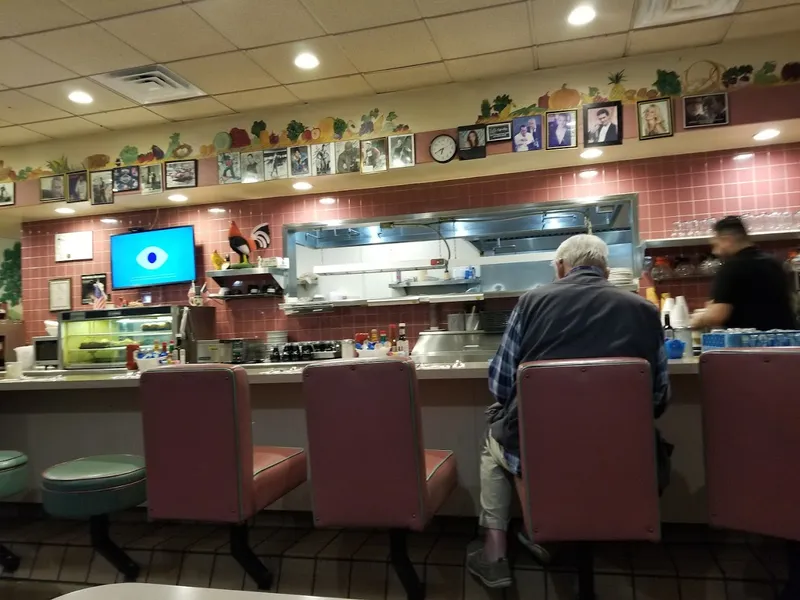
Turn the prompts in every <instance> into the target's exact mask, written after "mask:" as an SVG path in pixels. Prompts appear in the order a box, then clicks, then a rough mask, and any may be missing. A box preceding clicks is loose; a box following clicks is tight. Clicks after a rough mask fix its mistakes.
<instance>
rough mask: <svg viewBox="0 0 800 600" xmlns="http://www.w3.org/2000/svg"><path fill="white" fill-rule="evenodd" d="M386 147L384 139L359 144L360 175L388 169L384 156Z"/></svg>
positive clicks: (387, 162) (385, 156) (386, 157)
mask: <svg viewBox="0 0 800 600" xmlns="http://www.w3.org/2000/svg"><path fill="white" fill-rule="evenodd" d="M388 145H389V144H388V140H387V139H386V138H378V139H375V140H366V141H364V142H361V172H362V173H379V172H381V171H386V170H387V169H388V168H389V158H388V156H387V155H386V153H387V148H388Z"/></svg>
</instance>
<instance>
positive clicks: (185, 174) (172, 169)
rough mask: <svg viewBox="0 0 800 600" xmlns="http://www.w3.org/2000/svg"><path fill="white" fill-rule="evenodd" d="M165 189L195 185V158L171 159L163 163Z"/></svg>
mask: <svg viewBox="0 0 800 600" xmlns="http://www.w3.org/2000/svg"><path fill="white" fill-rule="evenodd" d="M164 180H165V181H166V186H165V187H166V189H168V190H175V189H180V188H187V187H195V186H196V185H197V161H196V160H171V161H169V162H166V163H164Z"/></svg>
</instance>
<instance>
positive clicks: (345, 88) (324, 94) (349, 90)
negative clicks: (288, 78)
mask: <svg viewBox="0 0 800 600" xmlns="http://www.w3.org/2000/svg"><path fill="white" fill-rule="evenodd" d="M286 87H287V88H289V91H290V92H292V93H293V94H294V95H295V96H297V97H298V98H300V99H301V100H305V101H306V102H311V101H313V100H329V99H331V98H344V97H346V96H367V95H372V94H374V92H373V91H372V88H371V87H369V85H368V84H367V82H366V81H364V78H363V77H362V76H361V75H348V76H347V77H337V78H336V79H324V80H322V81H307V82H306V83H295V84H293V85H287V86H286Z"/></svg>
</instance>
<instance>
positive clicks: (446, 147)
mask: <svg viewBox="0 0 800 600" xmlns="http://www.w3.org/2000/svg"><path fill="white" fill-rule="evenodd" d="M457 150H458V146H457V145H456V141H455V140H454V139H453V138H451V137H450V136H449V135H438V136H436V137H435V138H433V141H432V142H431V147H430V151H431V158H433V160H435V161H436V162H440V163H445V162H448V161H450V160H452V159H453V157H454V156H455V155H456V151H457Z"/></svg>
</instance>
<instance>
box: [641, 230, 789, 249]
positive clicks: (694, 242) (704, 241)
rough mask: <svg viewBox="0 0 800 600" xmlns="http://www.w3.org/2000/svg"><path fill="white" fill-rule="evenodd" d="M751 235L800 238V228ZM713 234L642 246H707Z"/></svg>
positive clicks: (660, 240)
mask: <svg viewBox="0 0 800 600" xmlns="http://www.w3.org/2000/svg"><path fill="white" fill-rule="evenodd" d="M750 237H751V238H752V239H753V240H754V241H759V242H772V241H782V240H794V239H800V229H789V230H786V231H761V232H757V233H751V234H750ZM711 239H712V236H710V235H699V236H690V237H668V238H658V239H653V240H645V241H644V242H642V248H644V249H648V248H682V247H686V246H706V245H709V244H710V243H711Z"/></svg>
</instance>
